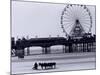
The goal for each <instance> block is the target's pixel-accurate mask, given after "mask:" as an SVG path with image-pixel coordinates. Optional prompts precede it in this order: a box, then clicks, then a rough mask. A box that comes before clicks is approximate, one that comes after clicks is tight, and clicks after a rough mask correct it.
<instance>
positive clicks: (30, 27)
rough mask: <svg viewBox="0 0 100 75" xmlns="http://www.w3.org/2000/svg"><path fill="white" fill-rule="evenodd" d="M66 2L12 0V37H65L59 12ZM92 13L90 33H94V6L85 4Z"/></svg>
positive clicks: (60, 12)
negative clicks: (23, 0)
mask: <svg viewBox="0 0 100 75" xmlns="http://www.w3.org/2000/svg"><path fill="white" fill-rule="evenodd" d="M66 5H67V4H54V3H53V4H52V3H37V2H22V1H12V11H11V18H12V19H11V21H12V22H11V31H12V34H11V35H12V37H15V38H17V37H19V38H22V37H26V36H29V37H30V38H34V37H36V36H38V37H49V35H51V37H56V36H57V35H59V36H60V37H65V33H63V29H62V28H61V24H60V22H61V14H62V11H63V9H64V8H65V6H66ZM87 8H88V9H89V10H90V12H91V15H92V21H93V24H92V28H91V32H92V34H95V6H87Z"/></svg>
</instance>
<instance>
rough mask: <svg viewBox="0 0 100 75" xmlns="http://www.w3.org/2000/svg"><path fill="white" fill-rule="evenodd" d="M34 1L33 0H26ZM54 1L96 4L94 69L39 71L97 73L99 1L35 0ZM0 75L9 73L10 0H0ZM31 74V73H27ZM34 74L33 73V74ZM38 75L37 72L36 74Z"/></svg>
mask: <svg viewBox="0 0 100 75" xmlns="http://www.w3.org/2000/svg"><path fill="white" fill-rule="evenodd" d="M27 1H34V0H27ZM35 1H43V2H54V3H56V2H57V3H72V4H86V5H96V35H97V40H96V46H97V47H96V49H97V50H96V51H97V52H96V53H97V55H96V56H97V62H96V64H97V66H96V70H88V71H87V70H84V71H69V72H53V73H41V75H55V74H56V75H57V74H58V75H66V74H67V75H80V74H81V75H96V74H97V75H98V74H99V70H100V58H99V57H100V54H99V53H100V50H99V49H100V48H99V43H100V35H99V34H100V29H99V28H100V10H99V9H100V2H99V0H35ZM0 60H1V61H0V75H9V74H10V0H0ZM27 75H32V74H27ZM34 75H35V74H34ZM36 75H39V74H36Z"/></svg>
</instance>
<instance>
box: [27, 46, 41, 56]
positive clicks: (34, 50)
mask: <svg viewBox="0 0 100 75" xmlns="http://www.w3.org/2000/svg"><path fill="white" fill-rule="evenodd" d="M27 48H29V54H30V55H35V54H41V53H42V47H40V46H32V47H27ZM27 48H25V54H26V55H27Z"/></svg>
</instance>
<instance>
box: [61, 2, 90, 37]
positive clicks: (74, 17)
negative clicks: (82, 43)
mask: <svg viewBox="0 0 100 75" xmlns="http://www.w3.org/2000/svg"><path fill="white" fill-rule="evenodd" d="M91 27H92V16H91V13H90V11H89V9H88V8H87V7H86V5H77V4H68V5H67V6H66V7H65V8H64V10H63V11H62V15H61V28H62V29H63V32H64V33H65V34H66V36H74V37H80V36H83V34H84V33H89V32H91Z"/></svg>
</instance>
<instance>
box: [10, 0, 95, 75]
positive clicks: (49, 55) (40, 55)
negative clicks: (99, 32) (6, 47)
mask: <svg viewBox="0 0 100 75" xmlns="http://www.w3.org/2000/svg"><path fill="white" fill-rule="evenodd" d="M10 17H11V37H10V38H11V50H10V51H11V55H10V56H11V74H12V75H15V74H35V73H48V72H63V71H65V72H67V71H80V70H95V69H96V5H87V4H68V3H49V2H37V1H21V0H12V1H11V16H10Z"/></svg>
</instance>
